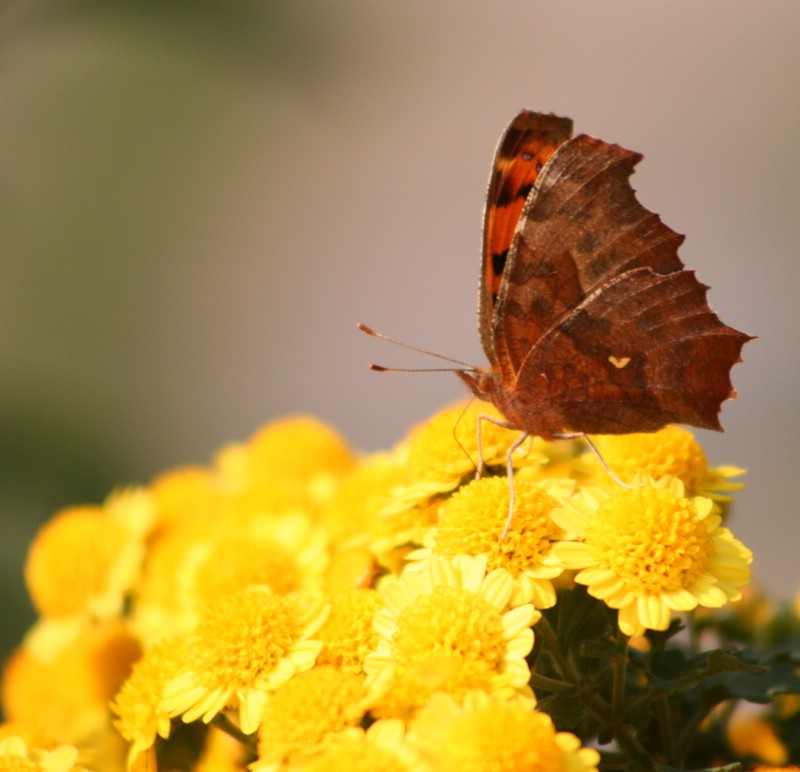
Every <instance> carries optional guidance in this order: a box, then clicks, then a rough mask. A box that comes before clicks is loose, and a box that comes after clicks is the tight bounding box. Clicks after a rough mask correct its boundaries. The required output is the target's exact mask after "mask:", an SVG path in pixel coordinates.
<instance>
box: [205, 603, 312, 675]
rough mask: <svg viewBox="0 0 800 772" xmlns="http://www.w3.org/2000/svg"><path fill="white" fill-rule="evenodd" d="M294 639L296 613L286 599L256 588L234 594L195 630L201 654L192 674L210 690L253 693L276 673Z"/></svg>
mask: <svg viewBox="0 0 800 772" xmlns="http://www.w3.org/2000/svg"><path fill="white" fill-rule="evenodd" d="M298 634H299V623H298V619H297V613H296V612H295V611H294V609H293V607H292V606H291V604H290V603H289V602H288V601H287V600H286V599H285V598H282V597H280V596H275V595H270V594H268V593H266V592H263V591H256V590H255V588H253V590H250V591H244V592H241V593H237V594H236V595H233V596H230V597H229V598H228V599H226V601H225V602H224V603H221V604H220V605H218V606H217V607H216V611H215V613H211V614H209V616H208V617H207V619H206V620H205V621H204V622H203V623H202V624H201V625H200V626H199V627H198V629H197V633H196V635H197V638H198V639H201V640H202V642H203V646H202V647H201V650H202V655H201V656H200V657H199V658H198V660H197V661H195V662H193V670H194V672H195V674H196V676H197V679H198V681H199V682H201V683H203V684H205V685H206V686H209V687H212V688H213V687H217V686H220V685H222V686H225V687H232V688H234V689H236V688H252V687H253V686H256V685H258V683H259V682H260V681H261V680H262V679H263V678H264V677H265V676H266V675H268V674H269V673H270V672H272V671H273V670H274V669H275V667H276V666H277V664H278V662H279V661H280V660H281V659H282V658H283V657H284V656H285V655H286V652H287V651H288V650H289V649H290V648H291V647H292V646H293V645H294V643H295V642H296V639H297V636H298Z"/></svg>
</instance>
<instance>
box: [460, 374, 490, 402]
mask: <svg viewBox="0 0 800 772" xmlns="http://www.w3.org/2000/svg"><path fill="white" fill-rule="evenodd" d="M455 372H456V375H457V376H458V377H459V378H460V379H461V380H462V381H463V382H464V383H465V384H466V385H467V388H468V389H469V390H470V391H471V392H472V393H473V394H474V395H475V396H476V397H477V398H478V399H482V400H483V401H484V402H495V396H496V394H497V388H498V386H499V381H498V379H497V375H496V373H493V372H491V371H490V370H482V369H479V368H478V369H475V370H456V371H455Z"/></svg>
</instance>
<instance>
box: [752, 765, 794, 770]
mask: <svg viewBox="0 0 800 772" xmlns="http://www.w3.org/2000/svg"><path fill="white" fill-rule="evenodd" d="M753 772H800V767H798V766H797V765H796V764H789V765H788V766H785V767H772V766H765V765H764V764H758V765H757V766H755V767H753Z"/></svg>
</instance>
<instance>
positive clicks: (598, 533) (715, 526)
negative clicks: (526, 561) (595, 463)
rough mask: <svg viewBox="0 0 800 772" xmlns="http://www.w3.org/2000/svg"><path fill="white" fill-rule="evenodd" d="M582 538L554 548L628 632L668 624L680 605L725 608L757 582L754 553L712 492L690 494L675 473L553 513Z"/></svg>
mask: <svg viewBox="0 0 800 772" xmlns="http://www.w3.org/2000/svg"><path fill="white" fill-rule="evenodd" d="M552 517H553V519H554V520H555V521H556V522H557V523H558V524H559V525H560V526H561V527H562V528H563V529H564V530H565V531H568V532H570V533H572V534H574V535H575V536H576V537H577V538H578V539H580V541H563V542H560V543H559V544H557V545H556V546H555V548H554V550H555V553H556V555H557V556H558V557H559V558H560V559H561V560H562V561H563V563H564V565H565V566H566V567H567V568H573V569H582V570H581V571H580V572H579V573H578V574H577V575H576V576H575V581H576V582H578V583H579V584H585V585H587V587H588V591H589V593H590V594H591V595H593V596H594V597H596V598H600V599H601V600H603V601H604V602H605V603H606V604H607V605H608V606H610V607H611V608H615V609H618V610H619V627H620V630H622V632H624V633H625V634H626V635H639V634H641V633H642V632H643V631H644V630H645V629H648V628H649V629H651V630H665V629H666V628H667V627H668V626H669V623H670V618H671V615H672V612H673V611H691V610H692V609H694V608H696V607H697V606H698V605H700V606H709V607H712V608H718V607H720V606H723V605H725V603H727V602H728V601H731V600H737V599H738V598H739V597H740V596H741V593H740V592H739V588H741V587H743V586H744V585H745V584H747V583H748V582H749V581H750V569H749V565H750V562H751V561H752V553H751V552H750V551H749V550H748V549H747V548H746V547H744V545H742V544H741V542H739V541H738V540H736V539H735V538H734V537H733V535H732V534H731V532H730V531H729V530H728V529H727V528H723V527H721V525H720V522H721V518H720V516H719V515H718V514H716V513H715V512H714V511H713V502H712V501H711V500H710V499H708V498H702V497H695V498H686V497H685V496H684V487H683V483H682V482H681V481H680V480H678V479H677V478H674V477H671V478H669V477H667V478H663V479H662V480H659V481H657V482H656V481H653V480H649V481H647V484H646V485H644V486H643V487H640V488H632V489H631V488H620V487H617V488H616V489H615V490H613V491H611V492H609V491H607V490H604V489H600V488H591V489H586V490H584V491H582V493H581V494H579V495H578V496H576V497H575V498H573V499H570V500H568V501H567V502H566V503H565V506H564V508H563V509H557V510H555V511H554V512H553V515H552Z"/></svg>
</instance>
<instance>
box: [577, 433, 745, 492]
mask: <svg viewBox="0 0 800 772" xmlns="http://www.w3.org/2000/svg"><path fill="white" fill-rule="evenodd" d="M592 441H593V442H594V443H595V445H596V446H597V449H598V450H599V451H600V455H601V456H602V457H603V460H604V461H605V462H606V464H608V466H609V468H610V469H611V471H612V472H614V474H615V475H617V477H619V478H620V479H621V480H623V482H627V483H636V482H639V481H640V480H641V479H643V477H644V476H647V477H652V478H654V479H660V478H662V477H677V478H678V479H679V480H680V481H681V482H682V483H683V485H684V488H685V490H686V495H688V496H705V497H706V498H710V499H713V500H716V501H728V500H729V499H730V496H728V495H727V494H728V493H729V492H730V491H735V490H738V489H739V488H741V487H742V483H740V482H733V481H732V480H731V478H733V477H738V476H740V475H742V474H744V470H743V469H739V468H737V467H733V466H721V467H718V468H716V469H709V467H708V461H707V460H706V454H705V453H704V452H703V448H702V447H700V443H698V442H697V440H696V439H695V437H694V435H693V434H692V433H691V432H690V431H687V430H686V429H682V428H680V427H678V426H666V427H664V428H663V429H661V430H660V431H657V432H646V433H645V432H643V433H638V434H607V435H599V436H593V437H592ZM582 461H583V463H584V468H585V470H586V471H587V472H588V473H589V474H590V475H591V478H592V479H591V482H592V484H594V485H599V486H600V487H604V488H613V486H614V485H615V484H616V483H615V482H614V481H613V480H612V479H611V478H610V477H609V476H608V473H607V472H606V471H605V470H604V469H603V468H602V467H601V466H600V462H599V460H598V458H597V457H596V456H595V455H594V453H586V454H585V455H584V457H583V459H582Z"/></svg>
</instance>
